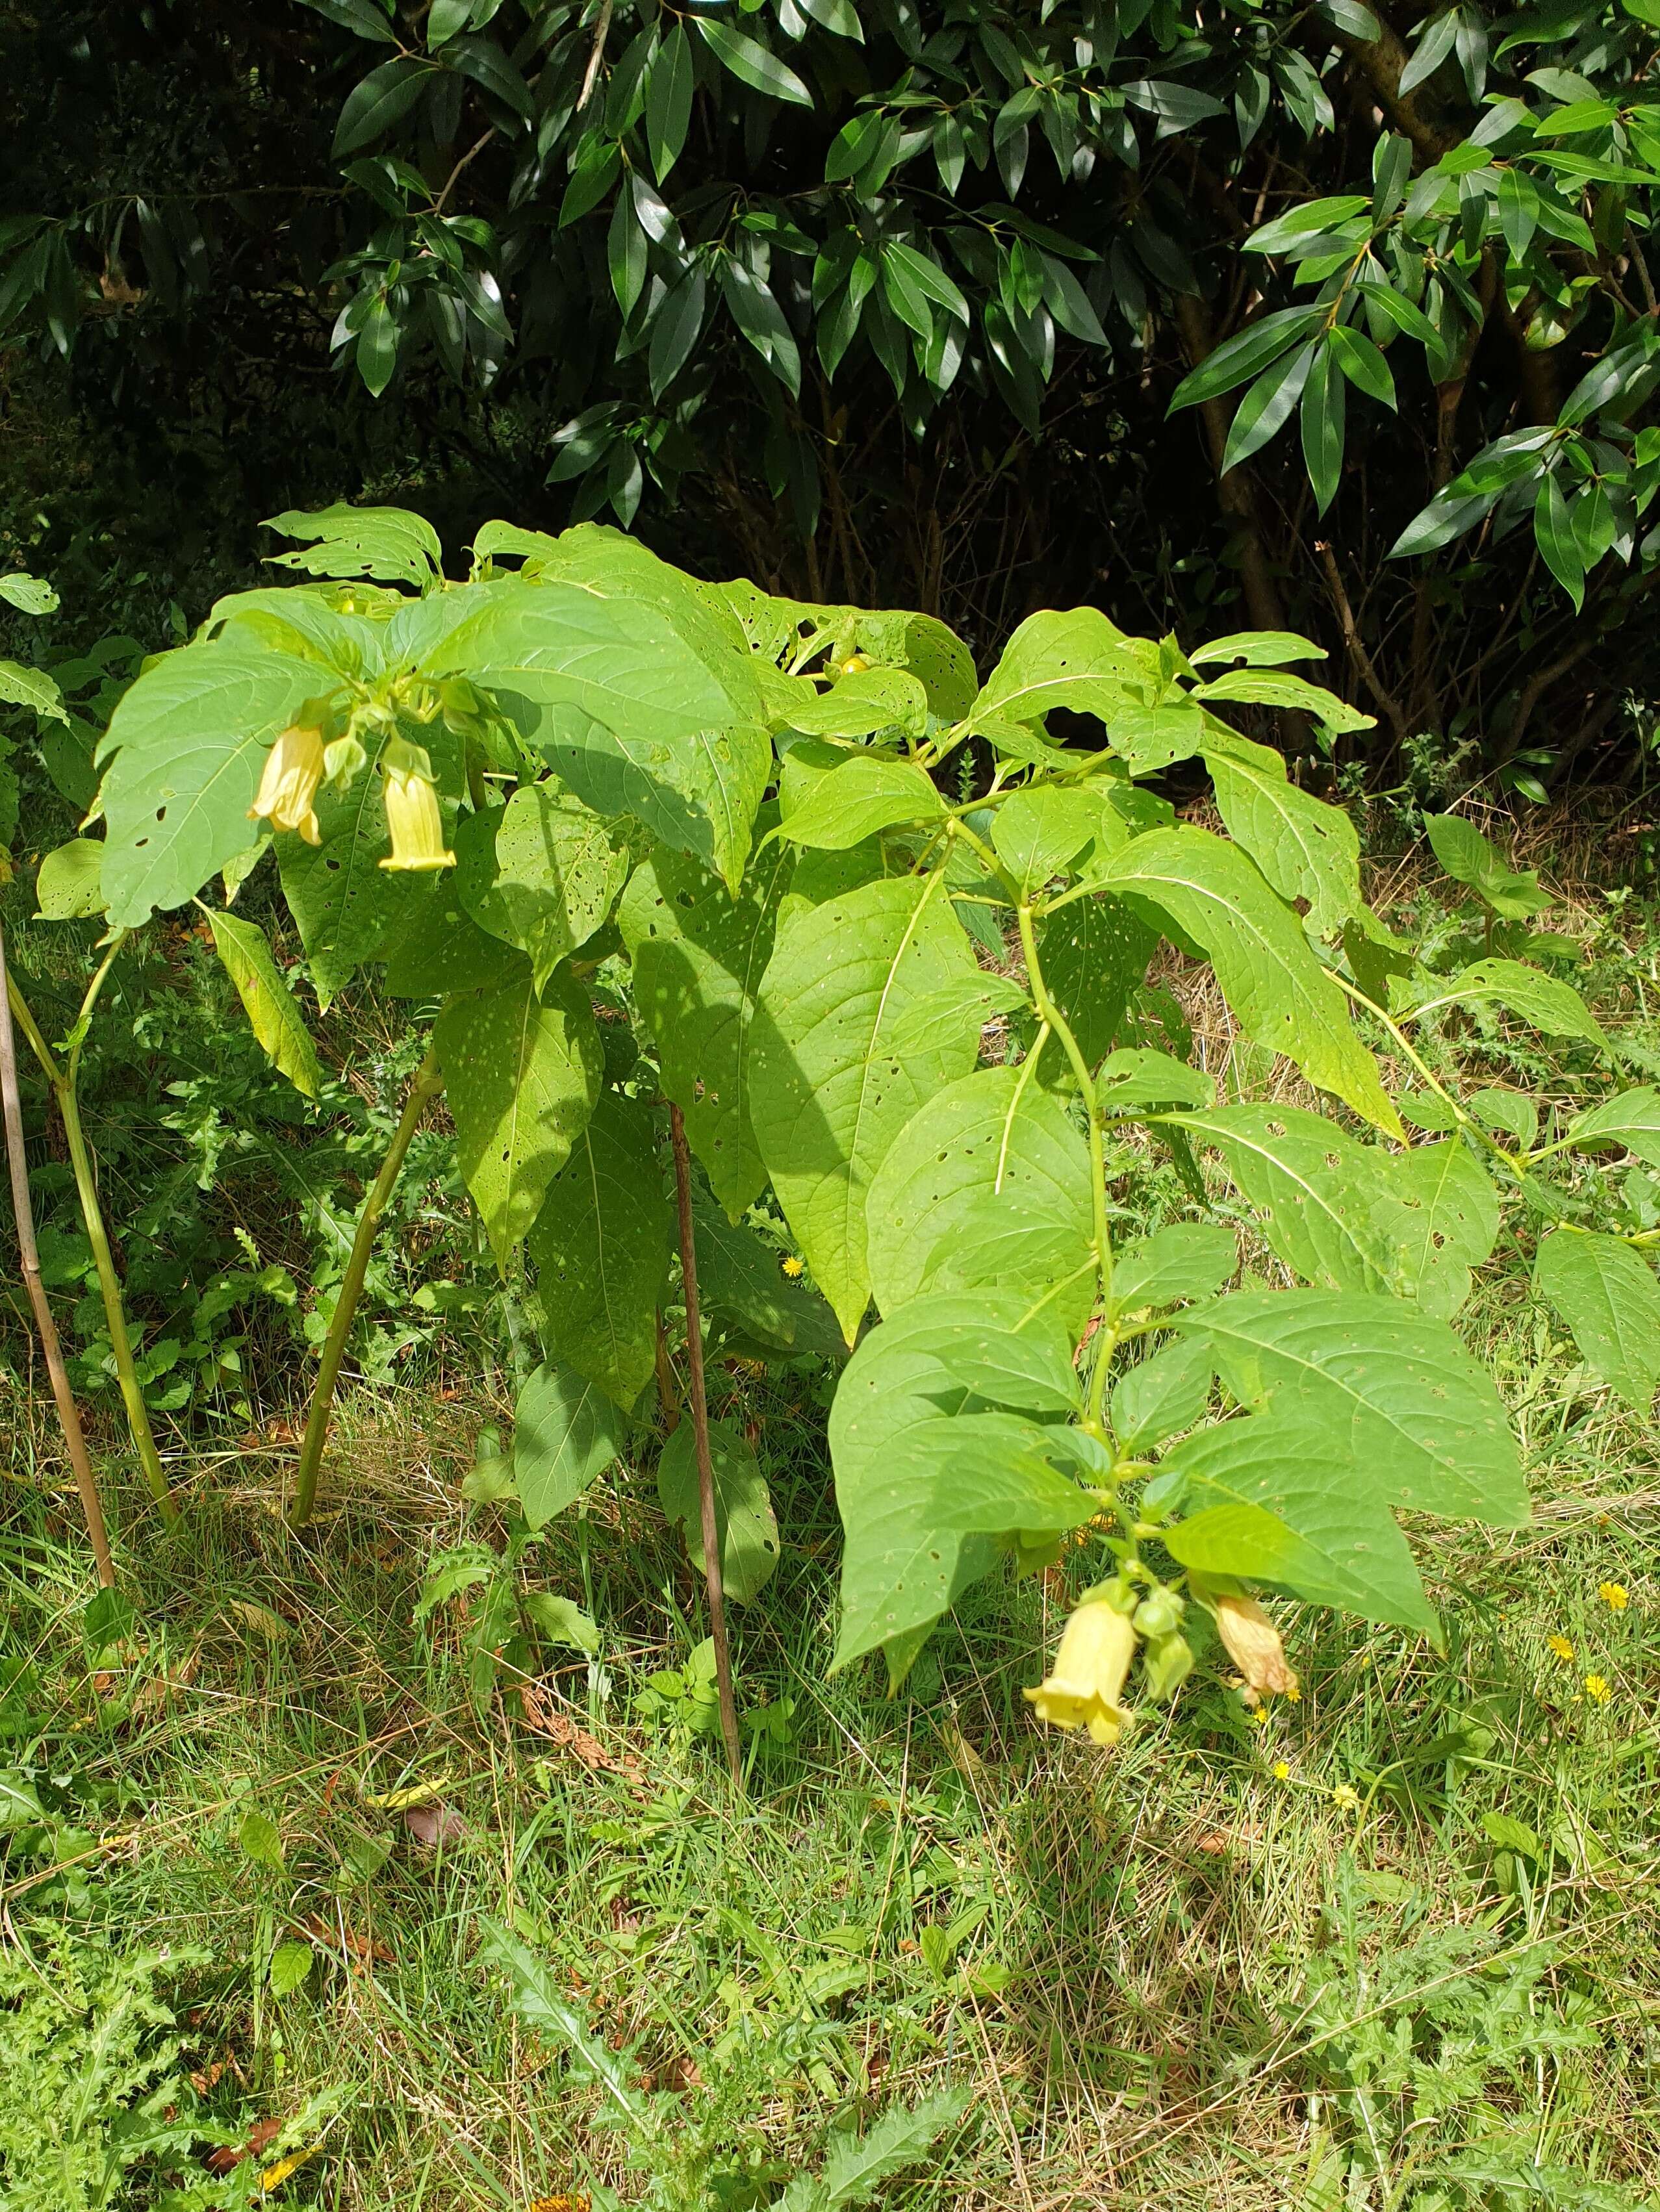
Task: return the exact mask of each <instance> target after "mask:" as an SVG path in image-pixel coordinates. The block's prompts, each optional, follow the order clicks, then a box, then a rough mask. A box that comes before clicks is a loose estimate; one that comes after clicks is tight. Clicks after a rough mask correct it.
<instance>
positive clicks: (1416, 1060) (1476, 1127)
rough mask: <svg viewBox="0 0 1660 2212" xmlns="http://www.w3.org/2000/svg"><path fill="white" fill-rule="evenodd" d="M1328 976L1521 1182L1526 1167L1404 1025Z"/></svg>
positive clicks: (1337, 978)
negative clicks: (1441, 1077) (1449, 1084)
mask: <svg viewBox="0 0 1660 2212" xmlns="http://www.w3.org/2000/svg"><path fill="white" fill-rule="evenodd" d="M1326 973H1327V974H1328V975H1329V976H1330V977H1331V980H1332V981H1333V982H1334V983H1335V984H1336V986H1337V987H1338V989H1339V990H1340V991H1346V992H1347V994H1348V995H1349V997H1350V998H1351V999H1353V1000H1354V1002H1355V1004H1356V1005H1357V1006H1364V1007H1365V1010H1366V1012H1368V1013H1369V1014H1371V1016H1372V1017H1373V1018H1374V1019H1375V1020H1377V1021H1379V1022H1381V1023H1382V1024H1383V1027H1384V1028H1385V1029H1386V1030H1388V1031H1389V1035H1390V1036H1391V1037H1392V1038H1393V1039H1394V1040H1395V1044H1396V1046H1397V1047H1398V1048H1399V1049H1400V1051H1401V1052H1402V1054H1403V1055H1404V1056H1405V1058H1406V1059H1407V1060H1409V1061H1410V1062H1411V1064H1412V1066H1414V1067H1415V1068H1416V1069H1417V1071H1418V1073H1419V1074H1420V1075H1421V1076H1422V1077H1423V1079H1424V1080H1425V1082H1426V1084H1427V1085H1429V1087H1430V1089H1431V1090H1432V1091H1433V1092H1434V1093H1435V1095H1436V1097H1438V1099H1439V1100H1440V1101H1441V1103H1442V1104H1443V1105H1444V1106H1445V1107H1447V1108H1448V1109H1450V1111H1451V1113H1452V1115H1453V1118H1454V1119H1455V1120H1456V1122H1457V1123H1458V1126H1459V1127H1460V1128H1461V1129H1465V1130H1468V1133H1469V1134H1470V1135H1471V1136H1472V1137H1474V1138H1475V1139H1476V1140H1477V1142H1478V1143H1480V1144H1483V1145H1485V1146H1487V1150H1488V1151H1489V1152H1491V1153H1492V1154H1493V1158H1495V1159H1496V1160H1501V1161H1503V1163H1504V1164H1505V1166H1506V1167H1507V1168H1508V1169H1509V1170H1510V1171H1511V1174H1512V1175H1513V1176H1516V1177H1517V1179H1518V1180H1519V1179H1520V1177H1521V1174H1522V1169H1523V1162H1521V1161H1519V1160H1517V1158H1515V1156H1514V1155H1513V1154H1512V1153H1510V1152H1506V1151H1505V1147H1504V1146H1502V1145H1501V1144H1500V1143H1499V1141H1498V1139H1497V1138H1495V1137H1492V1136H1489V1134H1488V1133H1487V1130H1485V1129H1484V1128H1483V1127H1482V1126H1481V1123H1480V1122H1479V1121H1477V1120H1476V1118H1475V1115H1474V1114H1472V1113H1470V1112H1469V1111H1468V1109H1466V1108H1465V1107H1464V1106H1463V1105H1462V1104H1461V1103H1460V1102H1459V1101H1458V1100H1457V1099H1456V1098H1455V1097H1454V1096H1453V1094H1452V1092H1451V1091H1449V1090H1448V1089H1447V1088H1446V1086H1445V1085H1444V1084H1443V1083H1441V1082H1439V1081H1438V1079H1437V1078H1436V1076H1435V1075H1434V1073H1432V1070H1431V1068H1430V1066H1429V1065H1428V1063H1427V1062H1426V1060H1425V1059H1424V1056H1423V1054H1421V1053H1420V1052H1419V1051H1417V1050H1416V1048H1414V1045H1413V1042H1412V1040H1411V1039H1410V1038H1409V1037H1408V1035H1407V1033H1406V1031H1405V1030H1403V1029H1402V1027H1401V1024H1399V1023H1398V1022H1397V1021H1395V1020H1394V1019H1393V1018H1391V1017H1390V1016H1389V1015H1388V1014H1386V1013H1385V1012H1383V1008H1382V1007H1381V1006H1379V1005H1378V1003H1377V1000H1376V999H1370V998H1368V997H1367V996H1366V994H1365V992H1364V991H1362V990H1359V989H1358V988H1357V987H1356V986H1355V985H1354V984H1353V983H1351V982H1349V981H1347V978H1346V977H1344V976H1342V975H1339V974H1338V973H1337V971H1336V969H1335V968H1329V969H1327V970H1326ZM1441 1003H1443V1004H1445V1005H1450V1004H1452V1003H1453V1002H1452V1001H1451V1000H1444V1001H1442V1002H1441ZM1419 1011H1420V1013H1432V1012H1434V1011H1435V1009H1434V1007H1433V1006H1424V1007H1420V1010H1419Z"/></svg>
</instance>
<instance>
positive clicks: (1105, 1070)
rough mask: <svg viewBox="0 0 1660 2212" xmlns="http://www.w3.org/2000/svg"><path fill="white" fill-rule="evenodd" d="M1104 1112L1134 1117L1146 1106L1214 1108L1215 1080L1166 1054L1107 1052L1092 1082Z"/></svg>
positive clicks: (1135, 1049) (1139, 1049)
mask: <svg viewBox="0 0 1660 2212" xmlns="http://www.w3.org/2000/svg"><path fill="white" fill-rule="evenodd" d="M1095 1086H1096V1095H1097V1097H1098V1098H1099V1099H1100V1101H1101V1107H1102V1110H1103V1112H1104V1113H1105V1114H1107V1115H1122V1114H1126V1113H1133V1114H1136V1115H1137V1118H1138V1119H1140V1118H1141V1117H1140V1115H1139V1113H1138V1112H1137V1109H1140V1108H1142V1107H1146V1106H1199V1107H1205V1106H1214V1105H1215V1103H1216V1078H1215V1077H1214V1076H1213V1075H1207V1073H1205V1071H1204V1069H1203V1068H1202V1067H1193V1066H1189V1063H1188V1062H1187V1061H1186V1060H1177V1058H1176V1057H1175V1056H1174V1054H1171V1053H1168V1052H1154V1051H1152V1050H1151V1049H1149V1048H1147V1047H1146V1046H1145V1045H1124V1046H1122V1047H1121V1048H1120V1049H1119V1050H1118V1051H1116V1052H1110V1053H1109V1054H1107V1056H1106V1058H1105V1060H1103V1061H1102V1063H1101V1067H1100V1071H1099V1073H1098V1075H1097V1076H1096V1079H1095Z"/></svg>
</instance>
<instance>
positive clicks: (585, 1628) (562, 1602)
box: [521, 1590, 601, 1654]
mask: <svg viewBox="0 0 1660 2212" xmlns="http://www.w3.org/2000/svg"><path fill="white" fill-rule="evenodd" d="M521 1602H522V1604H523V1606H524V1608H525V1611H526V1614H527V1615H528V1617H529V1620H530V1624H531V1626H532V1629H533V1630H534V1631H535V1632H536V1635H537V1638H538V1641H539V1642H541V1643H544V1644H569V1646H570V1648H571V1649H572V1650H574V1651H587V1652H588V1653H590V1654H592V1653H593V1652H595V1651H597V1650H599V1645H600V1640H601V1639H600V1635H599V1627H598V1626H597V1625H596V1624H595V1622H594V1621H593V1619H592V1617H591V1616H590V1615H589V1614H587V1613H584V1612H583V1610H582V1608H581V1606H580V1605H578V1604H577V1603H576V1602H575V1600H573V1599H571V1598H568V1597H555V1596H554V1595H553V1593H552V1592H551V1591H550V1590H532V1591H530V1592H529V1594H528V1595H526V1597H525V1598H524V1599H523V1600H522V1601H521Z"/></svg>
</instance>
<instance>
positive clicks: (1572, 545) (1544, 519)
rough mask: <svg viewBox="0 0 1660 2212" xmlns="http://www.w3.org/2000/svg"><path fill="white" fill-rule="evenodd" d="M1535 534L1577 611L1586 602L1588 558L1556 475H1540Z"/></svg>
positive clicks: (1534, 519)
mask: <svg viewBox="0 0 1660 2212" xmlns="http://www.w3.org/2000/svg"><path fill="white" fill-rule="evenodd" d="M1533 535H1534V538H1535V543H1536V544H1537V545H1538V547H1539V552H1540V557H1541V559H1542V560H1543V562H1544V563H1545V566H1546V567H1547V568H1548V569H1549V570H1550V572H1551V574H1552V575H1553V576H1554V577H1555V579H1556V580H1557V582H1558V583H1559V584H1560V586H1562V589H1563V590H1564V591H1565V592H1566V593H1567V595H1568V597H1569V599H1572V602H1573V611H1574V612H1575V614H1578V612H1579V611H1580V609H1581V608H1582V607H1583V606H1584V604H1585V562H1584V555H1583V554H1582V553H1581V551H1580V550H1579V542H1578V538H1576V537H1575V535H1574V529H1573V523H1572V519H1571V517H1570V516H1569V513H1568V503H1567V501H1566V499H1565V498H1564V497H1563V495H1562V487H1561V485H1560V483H1558V481H1557V479H1556V477H1554V476H1547V477H1542V478H1541V482H1540V485H1539V491H1538V495H1537V497H1536V498H1535V501H1534V505H1533Z"/></svg>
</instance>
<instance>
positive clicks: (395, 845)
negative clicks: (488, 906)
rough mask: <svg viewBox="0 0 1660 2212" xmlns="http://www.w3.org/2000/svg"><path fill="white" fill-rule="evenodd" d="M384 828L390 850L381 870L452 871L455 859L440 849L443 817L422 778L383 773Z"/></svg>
mask: <svg viewBox="0 0 1660 2212" xmlns="http://www.w3.org/2000/svg"><path fill="white" fill-rule="evenodd" d="M386 828H387V829H388V831H389V832H390V833H391V836H392V850H391V852H390V853H389V854H387V855H386V859H385V860H382V861H381V863H380V865H381V866H382V867H383V868H414V869H430V868H453V866H455V855H454V854H453V853H450V852H447V851H446V850H445V848H444V817H443V816H442V815H441V813H440V812H439V811H438V793H436V792H435V790H434V789H433V787H432V786H431V785H430V784H429V782H428V781H427V780H426V778H425V776H423V775H415V774H414V773H413V772H412V771H411V770H410V769H404V768H389V769H387V770H386Z"/></svg>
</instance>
